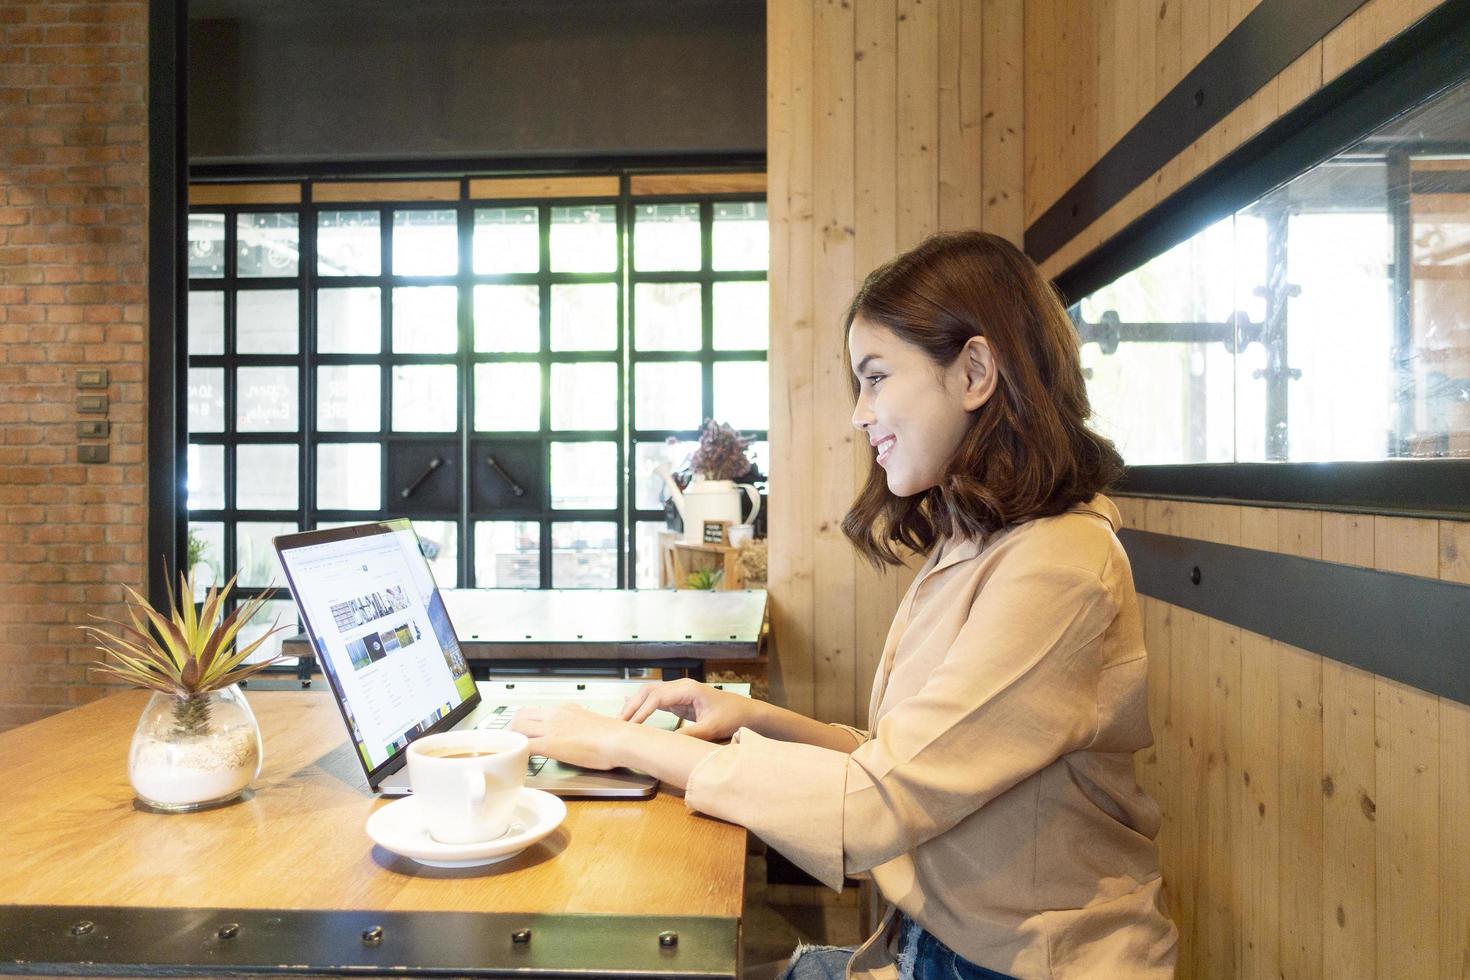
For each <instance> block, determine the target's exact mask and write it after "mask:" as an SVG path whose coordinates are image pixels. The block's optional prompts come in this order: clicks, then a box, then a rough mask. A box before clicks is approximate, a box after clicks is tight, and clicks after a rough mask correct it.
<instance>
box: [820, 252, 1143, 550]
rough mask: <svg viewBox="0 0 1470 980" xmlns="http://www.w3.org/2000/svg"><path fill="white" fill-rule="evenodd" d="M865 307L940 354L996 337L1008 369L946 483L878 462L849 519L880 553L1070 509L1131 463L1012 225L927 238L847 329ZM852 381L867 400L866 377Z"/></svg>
mask: <svg viewBox="0 0 1470 980" xmlns="http://www.w3.org/2000/svg"><path fill="white" fill-rule="evenodd" d="M857 317H862V318H863V319H864V320H866V321H868V322H869V323H872V324H875V325H880V326H884V327H887V328H888V329H889V330H891V331H893V333H894V334H896V335H897V336H898V337H899V338H900V339H902V340H904V341H906V342H908V343H910V344H913V345H914V346H915V347H918V348H920V349H921V350H922V351H924V353H925V354H926V355H928V357H929V359H930V360H931V361H933V362H934V364H935V365H936V366H938V367H941V368H943V367H947V366H948V365H950V364H952V363H953V362H954V360H955V358H956V357H958V356H959V355H960V352H961V350H962V349H963V348H964V346H965V343H966V341H968V340H969V339H970V338H971V337H975V336H980V337H984V338H985V339H986V340H987V341H988V342H989V344H990V349H991V352H992V353H993V354H994V359H995V367H996V373H997V375H998V377H997V379H996V387H995V393H994V394H993V395H992V396H991V397H990V399H989V400H988V401H987V402H986V403H985V404H984V405H982V406H981V407H980V408H979V409H977V410H976V411H975V412H974V413H973V414H974V421H973V423H972V424H971V426H970V428H969V431H968V432H966V433H965V436H964V438H963V439H961V440H960V445H959V448H958V449H956V450H955V453H954V455H953V456H952V457H951V458H950V459H949V461H948V463H946V465H945V467H944V471H943V473H944V475H943V477H942V478H941V480H940V483H939V485H938V486H935V487H931V488H930V489H928V490H926V491H924V492H923V493H919V494H914V495H913V496H911V497H898V496H895V495H894V494H893V493H891V492H890V491H889V489H888V481H887V478H886V477H885V475H884V473H883V470H882V468H880V467H879V466H878V465H877V462H876V461H875V462H874V463H873V464H872V467H871V468H870V469H869V471H868V480H867V483H866V484H865V485H864V486H863V489H862V490H861V491H860V492H859V494H858V497H857V499H856V500H855V501H854V502H853V505H852V508H851V509H850V510H849V511H848V512H847V516H846V517H844V518H843V520H842V530H843V533H845V534H846V535H847V537H848V539H849V540H851V541H852V543H853V545H854V546H856V547H857V549H858V550H859V551H860V552H862V554H863V555H864V556H865V557H867V558H868V560H869V561H871V562H873V563H874V564H875V565H879V564H883V563H887V564H893V565H896V564H899V563H900V562H901V560H902V559H901V558H900V557H899V554H898V552H897V550H896V548H895V544H902V545H904V546H905V547H907V548H911V549H913V550H914V551H917V552H920V553H923V552H927V551H928V550H929V549H930V548H931V547H933V545H934V544H935V543H936V542H937V541H939V540H940V539H941V538H944V537H948V536H949V535H951V534H955V533H958V534H961V535H963V536H965V537H972V538H978V537H985V536H987V535H989V534H991V533H992V532H994V531H996V530H998V529H1000V528H1002V527H1006V526H1009V525H1013V524H1020V523H1022V522H1024V521H1029V520H1034V519H1035V518H1038V517H1049V516H1051V515H1053V514H1060V513H1062V512H1063V511H1065V510H1066V509H1067V508H1069V507H1071V506H1073V505H1075V504H1078V503H1081V502H1083V501H1086V500H1089V499H1091V497H1092V496H1093V495H1094V494H1096V493H1098V492H1100V491H1102V490H1104V489H1106V488H1107V487H1108V486H1110V485H1112V483H1114V482H1115V481H1116V480H1117V479H1118V477H1119V476H1121V475H1122V472H1123V460H1122V457H1120V456H1119V455H1118V451H1117V450H1116V449H1115V448H1113V444H1112V443H1111V442H1109V441H1108V440H1107V439H1104V438H1103V437H1102V436H1100V435H1098V434H1097V433H1095V432H1093V431H1092V430H1091V429H1089V428H1088V427H1087V419H1088V417H1089V416H1091V414H1092V409H1091V406H1090V405H1089V404H1088V400H1087V386H1086V384H1085V383H1084V381H1083V377H1082V362H1081V358H1080V356H1079V345H1078V341H1077V332H1076V330H1075V328H1074V327H1073V326H1072V321H1071V320H1070V318H1068V316H1067V311H1066V310H1065V309H1064V308H1063V307H1062V302H1061V299H1060V297H1059V296H1058V294H1057V292H1056V290H1055V289H1053V288H1052V286H1051V284H1050V283H1048V282H1047V281H1046V280H1045V279H1044V278H1042V275H1041V272H1040V270H1038V269H1037V268H1036V265H1035V264H1034V263H1033V262H1032V261H1031V260H1030V259H1028V258H1027V257H1026V256H1025V255H1023V254H1021V252H1020V251H1019V250H1018V249H1017V248H1016V247H1015V246H1014V245H1012V244H1011V243H1010V242H1008V241H1006V240H1005V239H1004V238H1001V237H999V236H997V235H991V234H986V233H983V232H959V233H953V234H942V235H935V236H933V237H931V238H929V239H927V240H926V241H924V242H923V243H922V244H920V245H919V246H918V247H917V248H915V249H913V250H912V251H909V252H906V253H904V254H903V255H900V256H899V257H898V258H896V259H894V260H893V261H892V262H889V263H888V264H887V265H885V266H882V267H881V268H879V269H877V270H875V271H874V272H873V273H872V274H871V275H869V276H868V278H867V279H866V280H865V281H864V282H863V286H862V288H861V289H860V290H858V294H857V296H855V297H854V298H853V301H852V305H851V306H850V307H849V308H848V311H847V316H846V319H845V322H844V324H843V333H844V335H846V334H847V332H848V330H849V329H850V328H851V327H852V322H853V320H854V319H856V318H857ZM845 348H846V342H844V349H845ZM852 390H853V398H854V400H856V398H857V394H858V390H859V382H858V379H857V378H855V377H854V378H853V379H852Z"/></svg>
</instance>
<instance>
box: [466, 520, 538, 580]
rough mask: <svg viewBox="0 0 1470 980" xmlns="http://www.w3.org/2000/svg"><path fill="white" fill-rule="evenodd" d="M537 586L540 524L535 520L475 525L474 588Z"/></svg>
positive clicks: (483, 522) (491, 522)
mask: <svg viewBox="0 0 1470 980" xmlns="http://www.w3.org/2000/svg"><path fill="white" fill-rule="evenodd" d="M540 585H541V525H540V524H538V523H536V522H535V521H479V522H477V523H476V524H475V588H477V589H535V588H539V587H540Z"/></svg>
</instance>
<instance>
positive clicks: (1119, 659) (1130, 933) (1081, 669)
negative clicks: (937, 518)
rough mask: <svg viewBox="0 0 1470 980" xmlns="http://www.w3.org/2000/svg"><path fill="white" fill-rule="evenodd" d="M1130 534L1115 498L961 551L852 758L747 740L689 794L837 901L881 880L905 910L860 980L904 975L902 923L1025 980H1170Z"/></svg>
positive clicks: (866, 953) (902, 612)
mask: <svg viewBox="0 0 1470 980" xmlns="http://www.w3.org/2000/svg"><path fill="white" fill-rule="evenodd" d="M1118 524H1119V520H1118V511H1117V508H1116V507H1114V506H1113V503H1112V501H1110V500H1108V499H1107V498H1106V497H1101V496H1099V497H1095V498H1094V499H1093V500H1092V501H1090V502H1089V503H1088V504H1086V505H1082V506H1078V507H1074V508H1073V509H1072V510H1070V511H1069V512H1067V513H1065V514H1061V515H1058V516H1056V517H1049V518H1043V519H1040V520H1035V521H1030V522H1028V523H1025V524H1022V525H1019V526H1017V527H1014V528H1007V529H1005V530H1003V531H1000V532H997V533H995V534H993V535H991V536H990V537H989V538H987V539H986V540H985V541H984V542H977V541H972V540H968V539H953V540H951V541H949V542H946V544H945V547H944V548H943V549H939V550H936V553H935V554H934V555H931V556H930V558H929V561H928V562H927V563H926V564H925V566H924V568H923V570H922V571H921V572H920V573H919V576H918V577H917V578H916V579H915V580H914V584H913V585H912V586H911V587H910V589H909V591H908V594H907V595H906V596H905V597H904V599H903V602H902V603H901V604H900V605H899V608H898V612H897V614H896V615H895V616H894V620H893V626H892V627H891V628H890V629H889V632H888V639H887V642H886V643H885V645H884V653H883V660H882V662H881V664H880V666H879V668H878V675H877V677H876V678H875V680H874V684H873V700H872V704H871V706H870V708H869V722H870V725H871V726H872V728H873V730H874V731H873V733H872V734H869V733H867V732H859V731H856V730H854V729H849V730H850V731H852V733H853V738H854V745H855V747H854V749H853V751H852V752H851V754H848V753H843V752H838V751H834V750H832V749H824V748H818V747H816V746H812V745H804V744H797V743H790V742H781V741H777V740H774V739H770V738H765V737H762V736H761V735H758V734H756V733H755V732H752V731H750V730H748V729H742V730H741V731H740V732H738V733H737V734H736V736H735V738H734V739H733V740H732V741H731V742H730V744H729V745H728V746H726V747H724V748H721V749H719V750H718V751H716V752H714V753H712V754H711V755H709V756H708V757H707V758H706V759H705V760H704V761H702V762H701V763H700V764H699V765H698V766H697V767H696V768H695V770H694V771H693V772H692V773H691V774H690V779H689V787H688V791H687V793H686V795H685V800H686V801H687V803H688V805H689V806H690V807H692V808H694V809H696V810H699V811H701V812H704V813H708V814H710V815H712V816H716V817H721V818H723V819H726V820H730V821H733V822H736V823H739V824H743V825H744V826H746V827H748V828H750V830H751V831H753V832H754V833H756V834H757V835H759V836H760V837H761V838H763V839H764V840H765V841H767V842H768V843H769V844H770V845H771V846H773V847H775V848H776V849H777V850H779V851H780V852H781V853H782V854H784V855H786V856H787V857H788V858H790V859H791V860H792V861H794V862H795V863H796V864H798V865H799V866H801V867H802V868H805V869H806V870H807V871H808V872H810V873H811V874H812V875H814V876H816V877H817V878H818V879H819V880H821V881H822V882H824V883H826V884H828V885H830V886H831V887H833V888H839V889H840V888H841V887H842V879H843V876H844V875H852V876H857V877H871V879H872V880H873V882H874V884H875V885H876V886H877V889H878V891H879V892H880V893H881V894H882V896H883V898H884V899H885V900H886V901H887V903H888V906H887V910H886V914H885V916H884V924H883V927H882V928H880V930H879V931H878V932H877V933H875V934H874V935H873V936H872V937H870V938H869V939H868V941H867V942H866V943H865V944H864V945H863V946H862V947H861V948H860V949H859V950H858V953H857V955H856V956H854V957H853V960H852V963H851V965H850V966H849V968H848V975H849V976H850V977H856V978H879V977H885V978H886V977H894V976H896V975H897V970H896V966H895V962H894V955H893V947H894V942H895V939H896V933H897V929H896V925H897V922H896V918H895V916H894V914H893V913H894V910H895V908H897V909H899V910H902V911H903V912H904V913H905V914H906V915H908V916H909V917H910V918H911V919H913V920H914V921H916V922H918V923H919V925H921V926H923V927H924V928H925V929H927V930H928V931H929V932H931V933H933V934H934V935H935V936H937V937H938V938H939V939H940V941H942V942H944V943H945V944H946V945H948V946H949V947H951V948H952V949H954V950H955V951H956V952H957V953H959V954H960V955H961V956H963V957H964V958H965V959H967V960H970V961H971V962H974V963H977V964H979V965H981V966H985V967H988V968H990V969H992V970H999V971H1001V972H1002V973H1007V974H1010V975H1012V976H1015V977H1020V978H1022V980H1030V978H1054V980H1070V978H1084V977H1085V978H1098V977H1120V978H1121V977H1139V978H1164V977H1172V976H1173V974H1174V958H1175V952H1176V945H1177V939H1178V937H1177V933H1176V931H1175V929H1174V924H1173V923H1172V922H1170V920H1169V919H1168V917H1167V916H1166V915H1165V913H1164V912H1163V910H1162V901H1161V897H1160V894H1159V892H1160V888H1161V885H1162V881H1161V879H1160V877H1159V860H1158V851H1157V848H1156V847H1155V845H1154V836H1155V835H1156V834H1157V832H1158V829H1159V810H1158V807H1157V805H1156V804H1155V803H1154V802H1153V800H1151V799H1150V798H1149V797H1148V795H1147V794H1146V793H1144V791H1143V790H1142V789H1141V788H1139V786H1138V785H1137V783H1136V782H1135V780H1134V776H1133V753H1134V752H1136V751H1137V750H1139V749H1141V748H1144V747H1146V746H1148V745H1150V744H1151V743H1152V741H1153V739H1152V736H1151V734H1150V732H1149V725H1148V714H1147V710H1146V702H1145V681H1146V677H1147V670H1146V656H1147V654H1146V653H1145V651H1144V648H1143V631H1142V628H1141V625H1140V621H1139V614H1138V602H1137V598H1136V596H1135V594H1134V591H1133V575H1132V572H1131V570H1130V569H1129V566H1128V557H1127V555H1125V554H1124V552H1123V548H1122V546H1121V545H1120V544H1119V543H1118V538H1117V536H1116V535H1115V533H1114V529H1115V528H1116V527H1117V526H1118Z"/></svg>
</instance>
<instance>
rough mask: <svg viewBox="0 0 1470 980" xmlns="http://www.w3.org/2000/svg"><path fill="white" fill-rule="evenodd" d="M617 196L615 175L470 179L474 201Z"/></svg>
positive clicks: (471, 195)
mask: <svg viewBox="0 0 1470 980" xmlns="http://www.w3.org/2000/svg"><path fill="white" fill-rule="evenodd" d="M724 176H730V175H728V174H727V175H724ZM633 179H634V180H637V179H638V178H636V177H635V178H633ZM674 193H679V192H674ZM617 196H618V178H617V177H615V176H603V177H597V176H589V177H479V178H476V179H474V180H471V181H470V197H471V198H472V199H474V200H487V201H515V200H520V199H522V198H528V197H538V198H540V197H617Z"/></svg>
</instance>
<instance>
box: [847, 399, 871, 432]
mask: <svg viewBox="0 0 1470 980" xmlns="http://www.w3.org/2000/svg"><path fill="white" fill-rule="evenodd" d="M875 421H877V419H876V418H874V416H873V410H872V409H871V408H869V407H868V400H867V399H866V398H859V399H858V403H857V404H856V405H854V406H853V409H852V425H853V428H855V429H866V428H867V427H868V426H870V425H872V424H873V423H874V422H875Z"/></svg>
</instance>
